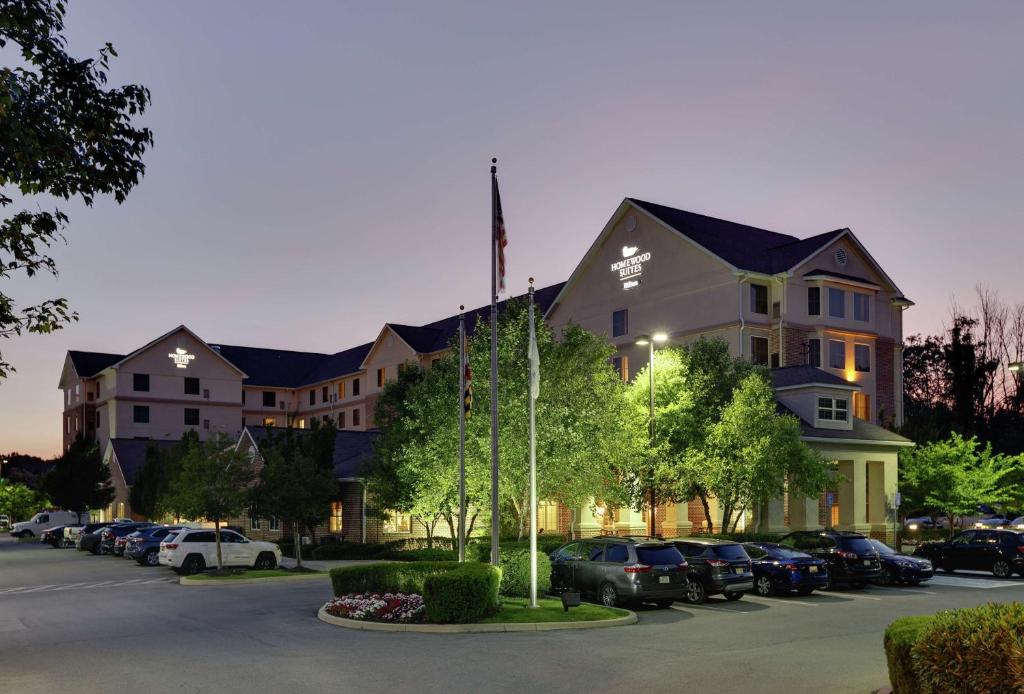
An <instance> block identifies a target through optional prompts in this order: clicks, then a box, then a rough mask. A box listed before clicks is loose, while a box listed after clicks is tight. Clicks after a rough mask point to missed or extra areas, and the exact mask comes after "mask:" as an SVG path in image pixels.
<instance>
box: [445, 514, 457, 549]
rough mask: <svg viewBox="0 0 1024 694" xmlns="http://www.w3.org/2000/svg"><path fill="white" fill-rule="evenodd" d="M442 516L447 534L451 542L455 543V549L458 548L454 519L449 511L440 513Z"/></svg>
mask: <svg viewBox="0 0 1024 694" xmlns="http://www.w3.org/2000/svg"><path fill="white" fill-rule="evenodd" d="M442 515H443V516H444V522H445V523H447V524H448V535H449V537H451V538H452V544H453V545H455V549H456V550H457V549H458V548H459V533H458V528H457V527H456V521H455V520H454V517H453V516H452V514H451V513H445V514H442Z"/></svg>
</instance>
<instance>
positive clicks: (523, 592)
mask: <svg viewBox="0 0 1024 694" xmlns="http://www.w3.org/2000/svg"><path fill="white" fill-rule="evenodd" d="M550 588H551V560H550V559H549V558H548V555H547V554H545V553H544V552H541V551H538V552H537V593H538V594H539V595H543V594H544V593H546V592H548V590H549V589H550ZM500 592H501V594H502V595H508V596H509V597H514V598H528V597H530V550H529V549H505V548H502V549H501V588H500Z"/></svg>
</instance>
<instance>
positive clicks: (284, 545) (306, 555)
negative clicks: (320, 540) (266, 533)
mask: <svg viewBox="0 0 1024 694" xmlns="http://www.w3.org/2000/svg"><path fill="white" fill-rule="evenodd" d="M274 544H276V545H277V546H278V547H280V548H281V554H282V555H284V556H286V557H292V558H294V557H295V543H294V542H293V541H292V540H291V538H288V539H281V540H275V541H274ZM315 549H316V547H314V546H313V545H302V558H303V559H312V558H313V550H315Z"/></svg>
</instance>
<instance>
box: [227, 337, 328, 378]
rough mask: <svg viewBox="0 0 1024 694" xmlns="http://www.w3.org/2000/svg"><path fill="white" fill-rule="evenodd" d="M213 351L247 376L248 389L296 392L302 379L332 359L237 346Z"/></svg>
mask: <svg viewBox="0 0 1024 694" xmlns="http://www.w3.org/2000/svg"><path fill="white" fill-rule="evenodd" d="M210 346H211V347H212V348H213V349H214V351H216V352H219V353H220V355H221V356H222V357H224V358H225V359H227V360H228V361H229V362H231V363H232V364H234V365H235V366H236V368H239V369H241V370H242V371H244V372H245V373H246V375H247V376H248V378H246V379H244V380H243V381H242V382H243V383H244V384H245V385H247V386H267V387H268V388H294V387H296V386H298V385H299V384H300V383H303V382H304V381H303V376H305V375H306V374H307V373H309V372H311V371H313V370H314V369H315V368H316V367H317V366H319V365H320V364H321V363H322V362H324V361H325V360H326V359H328V358H329V357H330V356H331V355H328V354H320V353H318V352H293V351H291V350H286V349H264V348H262V347H241V346H238V345H216V344H214V345H210Z"/></svg>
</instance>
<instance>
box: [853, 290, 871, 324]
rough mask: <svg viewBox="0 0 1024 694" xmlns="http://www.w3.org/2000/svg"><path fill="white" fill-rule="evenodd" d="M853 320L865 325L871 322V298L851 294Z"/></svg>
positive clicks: (855, 293)
mask: <svg viewBox="0 0 1024 694" xmlns="http://www.w3.org/2000/svg"><path fill="white" fill-rule="evenodd" d="M853 319H854V320H856V321H861V322H862V323H867V322H868V321H870V320H871V296H870V295H868V294H861V293H860V292H854V293H853Z"/></svg>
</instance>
